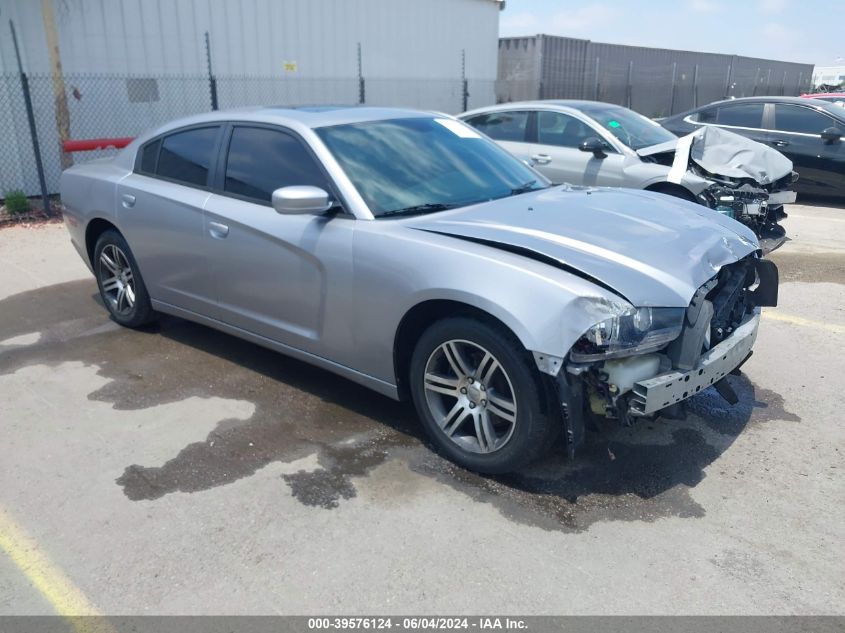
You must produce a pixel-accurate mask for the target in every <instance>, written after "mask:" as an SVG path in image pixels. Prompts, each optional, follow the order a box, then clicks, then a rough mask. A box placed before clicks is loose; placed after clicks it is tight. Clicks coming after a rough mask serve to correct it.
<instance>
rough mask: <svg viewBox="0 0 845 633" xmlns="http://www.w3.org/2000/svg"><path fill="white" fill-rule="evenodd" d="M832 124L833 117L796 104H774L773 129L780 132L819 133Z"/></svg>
mask: <svg viewBox="0 0 845 633" xmlns="http://www.w3.org/2000/svg"><path fill="white" fill-rule="evenodd" d="M832 126H833V119H831V118H829V117H827V116H825V115H824V114H821V113H820V112H816V111H815V110H811V109H810V108H805V107H802V106H796V105H787V104H784V103H777V104H775V129H776V130H780V131H782V132H802V133H804V134H821V132H822V130H824V129H825V128H829V127H832Z"/></svg>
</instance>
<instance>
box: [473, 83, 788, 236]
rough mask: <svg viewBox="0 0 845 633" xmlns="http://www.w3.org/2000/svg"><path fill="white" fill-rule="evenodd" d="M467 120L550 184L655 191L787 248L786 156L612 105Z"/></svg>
mask: <svg viewBox="0 0 845 633" xmlns="http://www.w3.org/2000/svg"><path fill="white" fill-rule="evenodd" d="M461 119H463V120H464V121H466V122H467V123H469V124H470V125H472V126H473V127H475V128H477V129H478V130H480V131H481V132H483V133H485V134H486V135H488V136H489V137H490V138H492V139H494V140H496V141H497V142H498V143H499V144H500V145H502V147H504V148H505V149H507V150H508V151H509V152H511V153H513V154H514V155H515V156H517V157H518V158H521V159H523V160H525V161H526V162H529V163H530V164H532V165H533V166H534V167H536V169H537V170H538V171H540V172H541V173H542V174H544V175H545V176H546V177H548V178H549V179H550V180H551V181H552V182H566V183H569V184H573V185H590V186H602V187H631V188H634V189H646V190H648V191H657V192H660V193H664V194H667V195H671V196H676V197H678V198H682V199H684V200H689V201H691V202H698V203H699V204H703V205H705V206H708V207H710V208H711V209H715V210H717V211H719V212H720V213H723V214H725V215H727V216H729V217H731V218H734V219H736V220H738V221H739V222H742V223H743V224H745V225H747V226H748V227H749V228H751V229H752V230H753V231H754V233H755V234H756V235H757V237H758V238H759V239H760V242H761V245H762V246H763V249H764V251H765V252H769V251H772V250H774V249H775V248H778V247H779V246H781V245H782V244H783V243H784V242H785V240H786V232H785V231H784V229H783V227H782V226H781V225H780V224H778V220H780V219H781V218H782V217H783V210H782V207H783V204H784V203H789V202H795V192H794V191H793V190H792V185H793V182H794V180H795V178H796V177H797V174H795V173H794V172H793V170H792V162H791V161H790V160H789V159H787V158H786V157H785V156H783V155H782V154H781V153H780V152H778V151H776V150H774V149H772V148H770V147H767V146H765V145H763V144H762V143H757V142H755V141H753V140H751V139H748V138H745V137H743V136H740V135H738V134H734V133H732V132H730V131H727V130H721V129H714V128H706V129H702V130H699V131H697V132H696V133H695V134H690V135H688V136H687V137H684V138H682V139H679V138H678V137H676V136H675V135H674V134H672V133H671V132H669V131H667V130H666V129H664V128H663V127H661V126H660V124H658V123H656V122H655V121H652V120H651V119H648V118H646V117H644V116H642V115H640V114H638V113H636V112H634V111H633V110H629V109H628V108H623V107H622V106H618V105H614V104H611V103H601V102H598V101H577V100H547V101H526V102H521V103H507V104H501V105H497V106H490V107H486V108H480V109H478V110H472V111H471V112H466V113H464V114H462V115H461Z"/></svg>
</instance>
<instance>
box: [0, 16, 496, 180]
mask: <svg viewBox="0 0 845 633" xmlns="http://www.w3.org/2000/svg"><path fill="white" fill-rule="evenodd" d="M501 4H502V3H501V0H46V7H47V8H48V11H47V12H48V13H50V14H51V19H52V23H53V24H54V29H52V32H51V29H50V28H49V24H50V20H49V19H45V11H44V6H42V1H41V0H0V137H2V138H4V139H9V140H7V141H6V145H5V146H4V147H3V148H0V197H2V194H3V191H8V190H10V189H14V188H21V189H24V190H25V191H26V192H27V193H30V194H34V193H37V190H38V183H37V176H36V174H35V170H34V167H33V165H34V160H33V154H32V142H31V140H30V137H29V131H28V127H27V123H26V114H25V110H24V109H23V100H22V98H21V95H20V92H21V87H20V85H19V81H18V79H17V72H18V70H17V61H16V58H15V52H14V47H13V43H12V38H11V36H10V29H9V21H10V20H11V21H13V22H14V24H15V28H16V31H17V37H18V42H19V45H20V53H21V57H22V60H23V66H24V71H25V72H26V73H27V74H28V75H29V77H30V82H29V83H30V86H31V90H32V102H33V105H34V109H35V116H36V121H37V124H38V136H39V140H40V145H41V152H42V154H43V157H44V165H45V172H46V174H47V180H48V188H49V189H50V190H51V191H55V189H56V186H57V183H58V176H59V173H60V171H61V167H62V166H63V165H64V166H66V165H67V164H68V160H69V157H68V155H63V154H62V152H61V151H60V149H59V148H60V147H61V140H63V139H67V138H71V139H80V138H83V139H84V138H100V137H121V136H133V135H135V134H138V133H140V132H141V131H143V130H145V129H147V128H149V127H152V126H154V125H158V124H160V123H163V122H165V121H168V120H171V119H173V118H176V117H178V116H182V115H186V114H193V113H196V112H202V111H205V110H209V109H210V108H211V103H212V101H211V99H210V82H209V79H208V65H207V57H206V46H205V33H206V32H208V35H209V41H210V52H211V59H212V68H213V74H214V76H215V77H216V88H215V90H216V94H217V103H218V105H219V108H220V109H225V108H231V107H240V106H246V105H260V104H274V105H281V104H290V105H298V104H304V103H312V104H314V103H333V104H340V103H352V104H354V103H359V102H364V103H366V104H368V105H393V106H407V107H418V108H425V109H436V110H441V111H446V112H451V113H457V112H460V111H461V109H462V107H463V104H464V101H466V103H467V106H468V107H477V106H481V105H486V104H489V103H493V102H494V100H495V80H496V65H497V57H498V29H499V11H500V8H501ZM51 41H55V43H56V49H57V51H58V55H53V56H51V54H50V48H51V47H50V44H49V42H51ZM359 50H360V56H359ZM58 64H60V66H61V71H60V75H57V73H56V69H57V68H58ZM55 76H60V79H59V80H58V81H56V80H55V79H54V77H55ZM361 78H363V82H362V81H361ZM464 78H466V80H467V83H466V88H467V92H468V95H469V96H468V97H467V98H466V99H465V98H464V85H465V84H464V82H463V79H464ZM63 103H66V104H67V105H66V109H65V110H64V112H66V115H63V106H62V104H63ZM56 104H59V105H58V107H57V105H56ZM62 121H64V122H65V123H64V127H62V126H63V123H62ZM89 157H91V155H82V154H77V155H75V160H77V161H78V160H86V159H87V158H89Z"/></svg>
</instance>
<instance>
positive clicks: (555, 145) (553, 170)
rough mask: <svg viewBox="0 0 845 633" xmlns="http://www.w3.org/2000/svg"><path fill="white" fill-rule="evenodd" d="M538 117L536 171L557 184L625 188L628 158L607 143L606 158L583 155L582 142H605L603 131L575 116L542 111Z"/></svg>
mask: <svg viewBox="0 0 845 633" xmlns="http://www.w3.org/2000/svg"><path fill="white" fill-rule="evenodd" d="M536 116H537V143H536V144H535V145H533V146H532V148H531V157H532V159H533V160H534V162H535V168H536V169H537V170H538V171H540V173H542V174H543V175H544V176H545V177H546V178H548V179H549V180H551V181H552V182H554V183H564V182H565V183H569V184H571V185H586V186H591V187H592V186H597V187H622V186H624V184H625V183H624V173H623V171H622V167H623V162H624V160H625V159H624V157H623V156H622V155H621V154H620V153H618V152H617V151H616V150H615V149H613V148H612V147H611V146H610V144H609V143H607V142H605V151H604V156H596V155H594V154H593V153H592V152H582V151H581V150H580V149H579V146H580V145H581V143H582V142H583V141H584V140H586V139H588V138H590V137H596V138H598V139H601V138H602V136H601V134H600V133H599V132H597V131H596V130H595V129H593V128H592V127H591V126H589V125H588V124H587V123H585V122H583V121H581V120H580V119H576V118H575V117H572V116H569V115H568V114H563V113H562V112H553V111H549V110H541V111H539V112H537V113H536Z"/></svg>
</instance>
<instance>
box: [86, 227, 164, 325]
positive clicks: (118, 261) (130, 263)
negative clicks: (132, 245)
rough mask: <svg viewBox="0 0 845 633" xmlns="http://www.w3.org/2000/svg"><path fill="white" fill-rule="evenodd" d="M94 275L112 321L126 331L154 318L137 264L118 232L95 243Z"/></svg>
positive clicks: (110, 231) (106, 233)
mask: <svg viewBox="0 0 845 633" xmlns="http://www.w3.org/2000/svg"><path fill="white" fill-rule="evenodd" d="M94 274H95V276H96V277H97V286H98V287H99V289H100V297H102V299H103V303H104V304H105V306H106V309H108V311H109V313H110V314H111V316H112V318H113V319H114V320H115V321H117V322H118V323H120V324H121V325H123V326H126V327H139V326H141V325H144V324H146V323H149V322H150V321H151V320H152V319H153V318H154V317H155V313H154V312H153V309H152V306H151V305H150V296H149V294H148V293H147V287H146V286H145V285H144V280H143V279H142V278H141V273H140V271H139V270H138V264H136V263H135V258H134V257H133V256H132V251H131V250H130V249H129V244H127V243H126V240H125V239H124V238H123V236H122V235H121V234H120V233H118V232H117V231H114V230H108V231H105V232H104V233H103V234H102V235H101V236H100V238H99V239H98V240H97V244H96V246H95V247H94Z"/></svg>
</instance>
